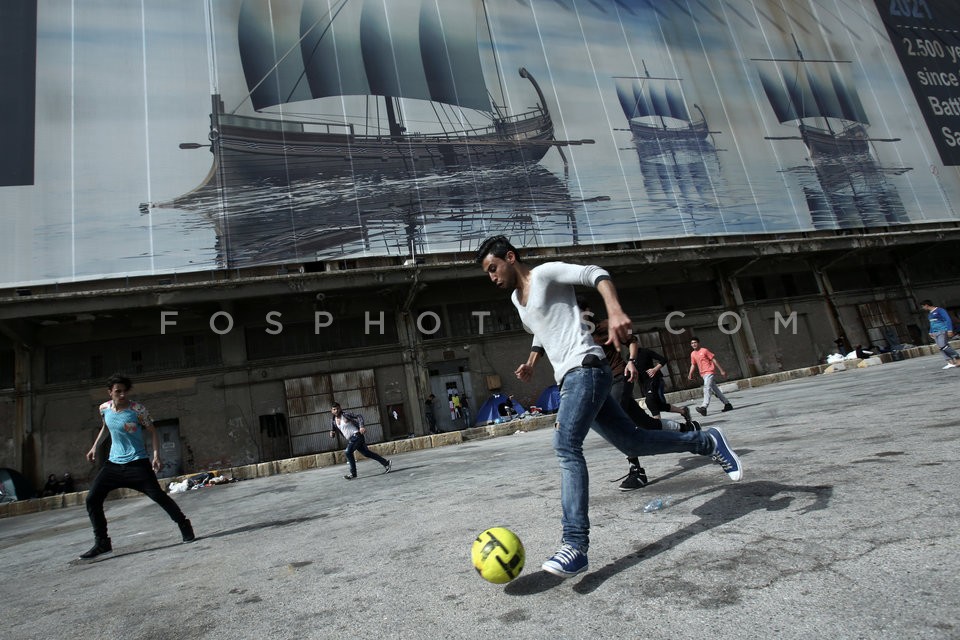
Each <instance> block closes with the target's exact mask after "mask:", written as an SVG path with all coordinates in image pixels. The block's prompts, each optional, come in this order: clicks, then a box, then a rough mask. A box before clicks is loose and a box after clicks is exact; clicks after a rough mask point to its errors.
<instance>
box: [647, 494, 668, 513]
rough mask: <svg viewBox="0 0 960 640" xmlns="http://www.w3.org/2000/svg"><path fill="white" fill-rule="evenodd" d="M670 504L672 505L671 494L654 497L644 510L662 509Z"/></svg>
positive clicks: (648, 511)
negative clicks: (663, 496) (664, 496)
mask: <svg viewBox="0 0 960 640" xmlns="http://www.w3.org/2000/svg"><path fill="white" fill-rule="evenodd" d="M669 506H670V497H669V496H667V497H666V498H654V499H653V500H651V501H650V502H648V503H647V506H645V507H644V508H643V512H644V513H650V512H652V511H660V510H661V509H665V508H666V507H669Z"/></svg>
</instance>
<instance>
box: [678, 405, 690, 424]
mask: <svg viewBox="0 0 960 640" xmlns="http://www.w3.org/2000/svg"><path fill="white" fill-rule="evenodd" d="M680 415H681V416H683V421H684V422H686V423H687V424H690V407H681V408H680Z"/></svg>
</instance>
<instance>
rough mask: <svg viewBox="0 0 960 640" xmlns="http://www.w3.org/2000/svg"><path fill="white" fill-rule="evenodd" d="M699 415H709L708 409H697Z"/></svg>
mask: <svg viewBox="0 0 960 640" xmlns="http://www.w3.org/2000/svg"><path fill="white" fill-rule="evenodd" d="M697 413H699V414H700V415H702V416H705V415H707V408H706V407H697Z"/></svg>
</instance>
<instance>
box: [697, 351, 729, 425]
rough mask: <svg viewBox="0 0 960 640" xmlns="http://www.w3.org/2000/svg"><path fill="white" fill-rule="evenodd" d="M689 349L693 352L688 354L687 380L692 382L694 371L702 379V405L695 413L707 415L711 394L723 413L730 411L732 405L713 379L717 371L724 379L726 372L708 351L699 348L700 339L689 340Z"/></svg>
mask: <svg viewBox="0 0 960 640" xmlns="http://www.w3.org/2000/svg"><path fill="white" fill-rule="evenodd" d="M690 348H691V349H693V351H691V352H690V373H688V374H687V380H693V372H694V371H699V372H700V377H702V378H703V404H701V405H700V406H699V407H697V413H699V414H700V415H702V416H705V415H707V407H709V406H710V394H711V393H713V395H715V396H717V399H718V400H719V401H720V402H722V403H723V410H724V411H732V410H733V405H732V404H730V401H729V400H727V398H726V396H724V395H723V393H722V392H721V391H720V387H719V386H717V383H716V381H715V380H714V379H713V376H714V374H715V373H716V372H717V371H720V375H722V376H723V377H724V378H726V377H727V372H726V371H724V370H723V367H721V366H720V362H719V361H718V360H717V357H716V356H715V355H713V352H712V351H710V349H707V348H706V347H701V346H700V339H699V338H697V337H696V336H694V337H692V338H690Z"/></svg>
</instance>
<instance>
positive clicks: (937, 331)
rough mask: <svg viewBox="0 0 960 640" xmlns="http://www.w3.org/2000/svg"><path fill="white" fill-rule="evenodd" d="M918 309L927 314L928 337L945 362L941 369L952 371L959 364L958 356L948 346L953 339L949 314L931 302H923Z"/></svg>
mask: <svg viewBox="0 0 960 640" xmlns="http://www.w3.org/2000/svg"><path fill="white" fill-rule="evenodd" d="M920 307H921V308H922V309H923V310H924V311H926V312H927V321H928V322H929V323H930V329H929V334H930V337H931V338H933V341H934V342H936V343H937V346H938V347H939V348H940V353H942V354H943V357H944V359H945V360H946V361H947V364H945V365H944V366H943V368H944V369H953V368H954V367H956V366H957V365H958V364H960V354H958V353H957V352H956V350H955V349H954V348H953V347H951V346H950V342H949V340H950V338H952V337H953V320H951V319H950V314H949V313H947V311H946V309H941V308H940V307H938V306H936V305H934V304H933V301H931V300H924V301H923V302H921V303H920Z"/></svg>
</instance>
